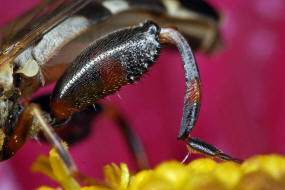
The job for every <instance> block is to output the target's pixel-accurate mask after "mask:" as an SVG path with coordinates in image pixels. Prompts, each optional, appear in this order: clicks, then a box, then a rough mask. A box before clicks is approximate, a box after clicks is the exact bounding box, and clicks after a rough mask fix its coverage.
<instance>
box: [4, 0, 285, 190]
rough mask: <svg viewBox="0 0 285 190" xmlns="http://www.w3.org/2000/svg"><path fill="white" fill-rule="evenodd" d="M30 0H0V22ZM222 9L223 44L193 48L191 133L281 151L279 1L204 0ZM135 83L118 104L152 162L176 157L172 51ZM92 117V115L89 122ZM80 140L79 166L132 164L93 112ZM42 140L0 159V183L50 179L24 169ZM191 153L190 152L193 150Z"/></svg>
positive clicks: (223, 143) (25, 185) (176, 71)
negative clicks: (197, 94) (197, 82)
mask: <svg viewBox="0 0 285 190" xmlns="http://www.w3.org/2000/svg"><path fill="white" fill-rule="evenodd" d="M35 2H36V1H35V0H33V1H32V0H25V1H17V0H9V1H8V0H0V25H3V24H4V23H5V22H7V21H8V20H10V19H12V18H14V17H15V16H16V15H18V14H20V13H21V12H22V11H24V10H27V9H28V8H29V7H30V6H31V5H33V4H34V3H35ZM210 2H211V3H212V4H213V5H214V6H215V7H216V8H218V9H220V10H221V12H222V13H223V16H224V19H223V23H222V34H223V37H224V40H225V43H226V46H225V48H224V49H222V50H221V51H220V52H218V53H216V54H215V55H213V56H211V57H207V56H206V55H204V54H202V53H197V54H196V58H197V62H198V65H199V69H200V74H201V80H202V91H203V95H202V96H203V97H202V107H201V112H200V116H199V119H198V123H197V125H196V127H195V129H194V131H193V133H192V136H195V137H199V138H202V139H204V140H206V141H208V142H210V143H212V144H214V145H217V146H218V147H220V148H221V149H222V150H224V151H225V152H227V153H229V154H231V155H234V156H237V157H241V158H247V157H249V156H251V155H255V154H268V153H279V154H285V147H284V144H282V142H284V139H285V130H284V125H285V118H284V114H285V101H284V97H285V88H284V83H283V82H284V71H285V66H284V60H285V54H284V50H285V48H284V44H285V37H284V34H285V27H284V24H285V19H284V18H285V1H283V0H271V1H268V0H251V1H247V0H240V1H226V0H210ZM158 62H159V64H157V65H156V66H154V67H153V68H152V70H151V72H149V74H148V75H147V76H146V77H145V78H144V79H143V80H142V81H141V82H139V83H138V84H137V85H135V86H127V87H124V88H123V89H122V90H121V91H120V92H119V94H120V97H121V98H119V97H118V96H117V95H113V96H111V97H110V98H106V100H105V101H106V102H110V103H113V104H115V105H117V106H118V107H119V108H120V109H121V111H122V113H123V114H124V115H125V116H126V117H127V118H128V119H129V123H130V124H131V125H132V126H133V127H134V129H135V130H136V131H137V133H138V134H139V136H140V137H141V138H142V141H143V143H144V145H145V148H146V151H147V153H148V155H149V157H150V162H151V165H152V166H154V165H156V164H158V163H159V162H161V161H163V160H169V159H178V160H182V159H183V157H184V156H185V155H186V152H187V150H186V148H185V146H184V144H183V143H182V142H177V141H176V136H177V133H178V130H179V126H180V119H181V115H182V106H183V93H184V77H183V69H182V67H181V62H180V58H179V56H178V54H177V52H176V51H171V50H165V51H163V53H162V56H161V57H160V59H159V60H158ZM94 124H95V123H94ZM95 126H96V127H94V130H93V132H92V134H90V136H89V138H88V139H86V140H85V141H84V142H82V143H80V144H78V145H76V146H74V147H71V148H70V150H71V154H72V155H73V158H74V160H75V161H76V164H77V165H78V167H79V169H80V171H82V172H84V173H86V174H87V175H89V176H92V177H101V176H102V174H101V173H102V172H101V170H102V167H103V166H104V165H105V164H108V163H111V162H115V163H119V162H127V163H128V164H129V165H130V167H131V168H134V161H133V159H132V157H131V155H130V154H129V149H128V148H127V146H126V144H125V142H124V140H123V138H122V136H121V135H120V133H119V131H118V130H117V129H116V127H115V126H113V125H112V123H111V122H110V121H108V120H106V119H105V118H100V119H99V120H98V121H97V122H96V124H95ZM48 150H49V147H48V146H46V145H40V144H38V143H36V142H33V141H29V142H28V143H26V145H25V146H24V147H23V148H22V149H21V150H20V151H19V152H18V153H17V154H16V156H15V157H14V158H12V159H11V160H9V161H7V162H3V163H1V164H0V189H1V190H2V189H3V190H4V189H5V190H6V189H14V190H17V189H33V188H35V187H38V186H39V185H40V184H50V180H49V179H47V177H45V176H43V175H41V174H33V173H31V172H30V171H29V168H30V166H31V164H32V162H33V161H34V160H35V159H36V157H37V156H38V155H39V154H43V153H45V154H46V153H47V152H48ZM195 157H197V156H195V155H192V158H195Z"/></svg>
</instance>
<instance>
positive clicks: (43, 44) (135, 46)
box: [0, 0, 241, 175]
mask: <svg viewBox="0 0 285 190" xmlns="http://www.w3.org/2000/svg"><path fill="white" fill-rule="evenodd" d="M189 3H190V5H193V7H194V8H192V9H191V6H189ZM45 4H49V7H50V10H49V11H48V12H47V13H46V14H43V15H42V14H41V12H42V11H43V10H44V5H45ZM201 8H202V9H201ZM31 12H32V13H33V14H32V15H37V16H30V14H29V13H27V14H25V15H24V16H23V17H21V18H20V19H19V20H17V21H15V22H21V23H22V22H23V20H28V21H26V22H27V24H26V25H24V27H23V28H14V30H12V33H10V34H9V36H5V35H4V34H5V33H7V31H9V29H7V28H9V27H6V28H5V27H4V28H3V29H2V30H1V34H3V40H2V43H1V51H0V91H1V92H0V104H1V107H0V114H1V115H0V160H1V161H3V160H7V159H9V158H10V157H12V156H14V155H15V153H16V152H17V151H18V150H19V149H20V148H21V147H22V146H23V145H24V143H25V141H26V140H27V139H28V138H33V137H35V136H36V135H37V134H38V133H39V132H40V131H42V132H43V133H44V135H45V137H46V139H47V141H48V142H49V143H50V144H51V145H52V146H54V147H55V148H56V150H57V151H58V153H59V154H60V156H61V158H62V160H63V161H64V163H65V165H66V166H67V168H68V169H69V170H70V172H71V173H72V174H74V175H79V173H78V172H77V170H76V168H75V165H74V164H73V161H72V159H71V157H70V156H69V154H68V152H67V151H66V150H65V149H64V148H63V146H62V144H61V140H60V138H59V137H58V136H57V134H56V133H55V132H54V128H56V127H60V126H62V125H65V124H66V123H68V122H70V120H72V119H73V118H74V115H75V114H76V113H78V112H82V111H84V110H85V108H86V107H88V106H90V105H94V104H95V103H96V102H97V100H99V99H102V98H104V97H106V96H108V95H110V94H113V93H115V92H116V91H118V90H119V89H120V88H121V87H122V86H124V85H127V84H132V83H134V82H136V81H138V80H139V79H140V78H141V77H142V76H143V75H144V74H145V73H146V72H148V70H149V67H151V66H152V65H154V64H155V60H156V59H157V58H158V57H159V55H160V50H161V48H162V47H163V46H164V45H175V46H176V47H177V49H178V51H179V52H180V54H181V58H182V63H183V67H184V71H185V80H186V82H185V86H186V90H185V96H184V108H183V117H182V123H181V128H180V131H179V134H178V139H180V140H183V141H185V143H186V146H187V148H188V149H189V150H190V151H191V152H197V153H201V154H205V155H207V156H210V157H213V158H219V159H223V160H232V161H235V162H241V160H239V159H236V158H232V157H231V156H229V155H227V154H225V153H223V152H222V151H220V150H219V149H217V148H216V147H214V146H212V145H210V144H208V143H206V142H204V141H202V140H200V139H197V138H193V137H190V136H189V134H190V132H191V130H192V128H193V127H194V125H195V122H196V120H197V118H198V113H199V109H200V101H201V86H200V76H199V72H198V68H197V65H196V62H195V58H194V55H193V53H192V50H191V48H190V46H189V45H188V42H187V40H188V41H189V42H190V44H191V45H193V46H192V47H194V49H204V50H205V51H207V50H208V51H210V50H211V49H212V48H213V46H214V44H215V40H217V39H218V38H217V35H218V32H217V27H218V24H217V23H218V15H217V13H216V12H215V11H214V10H213V9H212V8H211V7H210V6H209V5H208V4H207V3H205V2H204V1H197V0H193V1H182V0H181V1H173V0H164V1H141V0H130V1H124V0H105V1H95V0H93V1H92V0H73V1H60V3H59V2H58V1H43V3H42V4H40V5H39V6H38V7H37V8H35V9H33V10H32V11H31ZM121 13H124V14H126V15H127V16H126V15H125V17H127V18H129V16H128V15H132V14H134V13H135V14H138V13H141V14H145V15H147V16H149V17H151V21H145V22H141V21H137V20H136V19H134V20H133V21H131V20H130V19H127V20H128V23H127V24H125V23H117V20H116V17H117V18H118V17H120V14H121ZM112 18H114V21H113V23H117V24H118V25H119V27H120V28H121V27H122V29H116V30H114V31H113V32H110V33H108V34H106V35H104V36H101V37H98V36H95V37H94V38H95V39H96V40H95V39H93V38H92V37H91V36H92V34H93V33H94V30H95V29H96V26H98V25H99V24H101V23H104V22H106V20H108V19H112ZM131 22H134V23H136V25H135V26H132V27H125V26H126V25H131ZM172 26H173V27H172ZM175 27H178V28H179V31H178V30H177V29H176V28H175ZM180 31H181V33H180ZM90 34H91V35H90ZM86 36H88V42H87V44H89V45H87V47H86V48H85V49H84V50H83V51H82V48H81V49H80V50H75V51H78V52H77V53H78V55H77V54H76V56H70V57H71V58H70V59H74V60H65V61H64V62H61V64H51V62H56V59H55V57H58V56H57V55H56V54H57V52H58V51H61V50H62V49H64V48H66V47H67V46H70V45H72V41H73V40H77V39H78V38H84V37H85V39H86ZM184 36H185V37H187V40H186V39H185V37H184ZM90 41H91V42H92V41H93V42H92V43H91V42H90ZM90 43H91V45H90ZM72 50H74V49H73V48H72ZM74 54H75V53H74ZM47 68H48V69H47ZM52 82H56V86H55V88H54V90H53V93H52V95H51V96H50V101H49V102H50V108H49V109H50V110H49V111H46V110H44V109H43V107H42V105H41V103H40V102H38V103H33V102H28V101H26V102H24V103H20V102H21V100H23V99H24V98H26V97H29V96H31V95H32V94H33V93H34V92H35V91H36V90H37V89H38V88H40V87H41V86H44V85H46V84H48V83H52ZM103 107H104V106H103ZM103 109H105V108H103ZM107 114H108V113H107ZM110 115H111V118H116V117H114V115H112V114H110ZM117 115H118V114H117ZM120 121H121V120H120ZM118 123H119V125H124V124H122V123H120V122H118ZM125 129H126V128H125ZM127 129H128V128H127ZM129 136H132V135H129ZM129 141H130V144H132V142H134V141H136V139H134V138H132V139H129ZM133 144H134V143H133ZM133 149H134V152H136V149H138V147H133ZM137 159H138V160H139V159H140V158H139V157H137ZM138 162H139V163H140V162H143V161H138Z"/></svg>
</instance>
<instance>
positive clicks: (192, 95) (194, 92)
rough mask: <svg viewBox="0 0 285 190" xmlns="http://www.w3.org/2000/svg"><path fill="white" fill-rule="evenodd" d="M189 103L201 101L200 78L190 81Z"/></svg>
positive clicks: (188, 90)
mask: <svg viewBox="0 0 285 190" xmlns="http://www.w3.org/2000/svg"><path fill="white" fill-rule="evenodd" d="M186 93H187V95H188V99H187V104H190V103H199V102H200V100H201V87H200V82H199V79H198V78H195V79H194V80H192V81H190V82H189V83H188V86H187V92H186Z"/></svg>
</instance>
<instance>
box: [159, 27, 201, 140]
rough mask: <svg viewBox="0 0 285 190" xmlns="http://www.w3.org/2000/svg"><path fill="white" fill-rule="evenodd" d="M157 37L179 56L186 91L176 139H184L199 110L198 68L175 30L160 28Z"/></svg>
mask: <svg viewBox="0 0 285 190" xmlns="http://www.w3.org/2000/svg"><path fill="white" fill-rule="evenodd" d="M159 37H160V41H161V42H162V43H167V44H175V45H176V46H177V48H178V50H179V52H180V55H181V59H182V64H183V68H184V73H185V86H186V90H185V95H184V108H183V116H182V122H181V128H180V131H179V134H178V139H186V138H188V136H189V134H190V132H191V130H192V128H193V127H194V125H195V123H196V121H197V118H198V114H199V110H200V101H201V84H200V76H199V71H198V67H197V65H196V62H195V58H194V55H193V53H192V50H191V48H190V46H189V45H188V42H187V41H186V39H185V38H184V37H183V36H182V35H181V34H180V33H179V32H178V31H177V30H176V29H173V28H170V27H168V28H161V31H160V36H159Z"/></svg>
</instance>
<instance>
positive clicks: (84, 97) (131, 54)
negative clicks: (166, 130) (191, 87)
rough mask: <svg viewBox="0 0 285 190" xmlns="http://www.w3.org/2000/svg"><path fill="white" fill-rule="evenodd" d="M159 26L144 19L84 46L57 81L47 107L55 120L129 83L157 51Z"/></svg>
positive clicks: (153, 57) (152, 61) (158, 49)
mask: <svg viewBox="0 0 285 190" xmlns="http://www.w3.org/2000/svg"><path fill="white" fill-rule="evenodd" d="M159 31H160V29H159V27H158V26H157V25H156V24H155V23H153V22H145V23H144V24H141V25H140V26H138V27H133V28H127V29H123V30H119V31H116V32H114V33H111V34H109V35H107V36H105V37H103V38H101V39H99V40H97V41H96V42H95V43H94V44H92V45H91V46H89V47H88V48H87V49H85V50H84V51H83V52H82V53H81V54H80V55H79V56H78V57H77V58H76V59H75V61H74V62H73V63H72V65H71V66H70V67H69V68H68V69H67V70H66V71H65V73H64V74H63V76H62V77H61V78H60V79H59V81H58V82H57V84H56V86H55V89H54V92H53V95H52V99H51V107H52V110H53V113H54V115H55V117H56V118H57V119H58V120H62V119H65V118H67V117H68V116H69V115H71V114H73V113H75V112H77V111H79V110H82V109H83V108H84V107H86V106H88V105H90V104H93V103H94V102H96V101H97V100H98V99H101V98H104V97H105V96H107V95H109V94H112V93H114V92H116V91H117V90H119V89H120V88H121V86H123V85H126V84H129V83H133V82H134V81H135V80H138V79H140V77H141V76H142V75H143V74H144V73H145V72H146V71H147V69H148V67H149V66H151V65H152V64H153V63H154V61H155V59H156V58H157V57H158V55H159V53H160V44H159V41H158V40H159V39H158V35H159Z"/></svg>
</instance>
